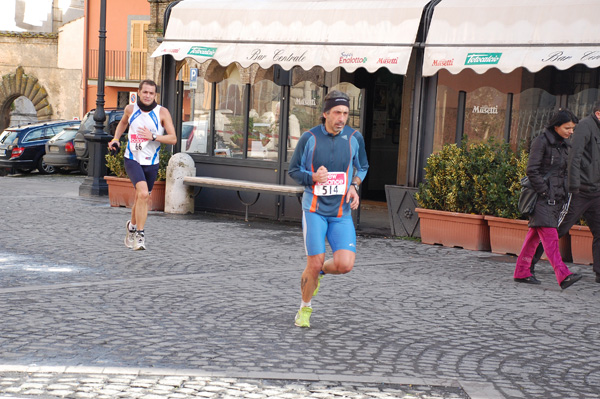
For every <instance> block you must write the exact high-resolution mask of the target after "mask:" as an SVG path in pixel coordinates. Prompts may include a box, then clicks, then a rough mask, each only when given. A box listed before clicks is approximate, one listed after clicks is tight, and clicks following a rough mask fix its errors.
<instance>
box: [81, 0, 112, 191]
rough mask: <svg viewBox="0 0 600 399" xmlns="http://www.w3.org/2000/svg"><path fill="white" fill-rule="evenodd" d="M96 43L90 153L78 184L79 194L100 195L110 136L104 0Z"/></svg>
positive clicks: (89, 138)
mask: <svg viewBox="0 0 600 399" xmlns="http://www.w3.org/2000/svg"><path fill="white" fill-rule="evenodd" d="M98 38H99V44H98V90H97V98H96V111H95V112H94V121H95V122H96V124H95V125H94V130H93V131H92V132H90V133H87V134H85V139H86V140H87V142H88V149H89V154H90V159H89V167H88V177H86V179H85V180H84V181H83V183H82V184H81V186H79V195H81V196H93V195H97V196H101V195H107V194H108V185H107V184H106V180H104V176H105V175H106V160H105V155H106V146H107V144H108V142H109V141H110V139H111V136H110V135H108V134H107V133H105V132H104V121H105V120H106V114H105V112H104V79H105V73H106V71H105V63H106V0H101V1H100V29H99V34H98Z"/></svg>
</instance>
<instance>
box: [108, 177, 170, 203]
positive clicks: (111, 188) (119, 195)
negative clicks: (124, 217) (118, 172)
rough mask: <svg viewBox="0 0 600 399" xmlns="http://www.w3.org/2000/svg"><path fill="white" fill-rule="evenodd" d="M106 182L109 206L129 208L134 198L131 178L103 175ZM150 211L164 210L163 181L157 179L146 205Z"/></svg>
mask: <svg viewBox="0 0 600 399" xmlns="http://www.w3.org/2000/svg"><path fill="white" fill-rule="evenodd" d="M104 180H106V184H108V200H109V201H110V206H123V207H127V208H131V207H132V206H133V202H134V200H135V189H134V187H133V184H131V180H129V179H128V178H123V177H115V176H104ZM148 210H150V211H164V210H165V182H164V181H157V182H155V183H154V188H152V192H151V193H150V203H149V205H148Z"/></svg>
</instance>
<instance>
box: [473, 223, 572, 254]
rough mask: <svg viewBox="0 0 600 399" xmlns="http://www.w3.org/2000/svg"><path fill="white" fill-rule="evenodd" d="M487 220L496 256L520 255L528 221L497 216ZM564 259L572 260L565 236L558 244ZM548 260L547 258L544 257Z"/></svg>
mask: <svg viewBox="0 0 600 399" xmlns="http://www.w3.org/2000/svg"><path fill="white" fill-rule="evenodd" d="M485 220H487V222H488V226H490V244H491V247H492V252H493V253H495V254H508V255H519V253H520V252H521V248H522V247H523V241H525V236H526V235H527V231H528V230H529V227H527V223H528V221H527V220H517V219H506V218H499V217H496V216H486V217H485ZM558 245H559V248H560V253H561V256H562V258H563V259H564V260H565V262H566V261H570V259H571V248H570V241H569V237H568V236H565V237H562V238H561V239H560V241H559V242H558ZM542 259H546V256H545V255H544V256H542Z"/></svg>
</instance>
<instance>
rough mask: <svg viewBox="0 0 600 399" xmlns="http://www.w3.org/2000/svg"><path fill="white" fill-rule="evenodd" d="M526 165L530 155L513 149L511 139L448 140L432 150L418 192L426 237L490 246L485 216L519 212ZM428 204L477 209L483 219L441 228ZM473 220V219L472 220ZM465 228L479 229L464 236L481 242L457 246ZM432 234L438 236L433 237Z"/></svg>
mask: <svg viewBox="0 0 600 399" xmlns="http://www.w3.org/2000/svg"><path fill="white" fill-rule="evenodd" d="M526 165H527V154H526V153H525V152H524V151H519V153H518V154H515V153H514V152H513V151H512V150H511V149H510V146H509V145H508V144H504V143H498V142H496V141H494V140H488V141H486V142H481V143H473V144H470V143H468V142H467V141H466V140H465V141H464V142H463V144H461V145H460V146H457V145H456V144H451V145H446V146H444V147H443V148H442V150H441V151H440V152H438V153H436V154H432V155H431V156H430V157H429V158H428V160H427V166H426V167H425V182H424V183H422V184H421V185H420V186H419V191H418V193H417V194H416V198H417V201H418V202H419V205H420V206H421V207H422V208H417V212H419V216H420V217H421V238H422V241H423V242H425V243H439V244H442V245H449V246H462V247H463V248H470V249H483V250H489V249H490V244H489V240H490V239H489V229H488V227H487V224H486V222H485V221H484V220H483V219H484V215H494V216H498V217H504V218H513V219H516V218H519V217H520V216H521V215H520V213H519V212H518V209H517V202H518V197H519V192H520V178H521V177H522V176H524V174H525V167H526ZM424 209H429V210H438V211H444V212H451V213H462V214H471V215H473V214H474V215H477V216H478V218H479V219H480V222H479V225H478V226H477V227H475V226H461V225H456V226H453V225H449V224H448V222H446V223H445V224H443V225H441V226H439V227H438V226H431V227H429V226H428V225H429V223H430V221H429V219H430V214H431V212H424ZM425 213H427V216H425ZM457 216H458V215H457ZM447 217H448V215H446V216H444V218H446V219H447ZM471 219H473V218H472V217H471ZM469 224H474V222H473V220H471V221H470V223H469ZM424 225H425V226H424ZM467 229H469V230H473V229H476V230H477V231H476V232H475V231H473V232H471V233H468V236H469V237H466V239H468V240H473V239H476V240H478V241H479V242H476V243H468V242H467V243H464V244H462V245H457V244H456V240H457V235H461V234H463V233H465V232H468V230H467ZM423 230H425V232H424V231H423ZM443 231H447V233H448V238H447V239H446V240H444V239H443V238H440V234H441V232H443ZM428 233H432V234H433V235H434V237H433V238H432V239H431V240H430V238H429V237H428ZM439 241H442V242H439Z"/></svg>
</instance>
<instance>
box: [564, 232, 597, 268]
mask: <svg viewBox="0 0 600 399" xmlns="http://www.w3.org/2000/svg"><path fill="white" fill-rule="evenodd" d="M569 235H570V236H571V253H572V254H573V263H579V264H582V265H591V264H592V263H593V261H594V259H593V257H592V241H593V240H594V237H593V236H592V233H591V232H590V228H589V227H587V226H577V225H575V226H573V227H571V230H569Z"/></svg>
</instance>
